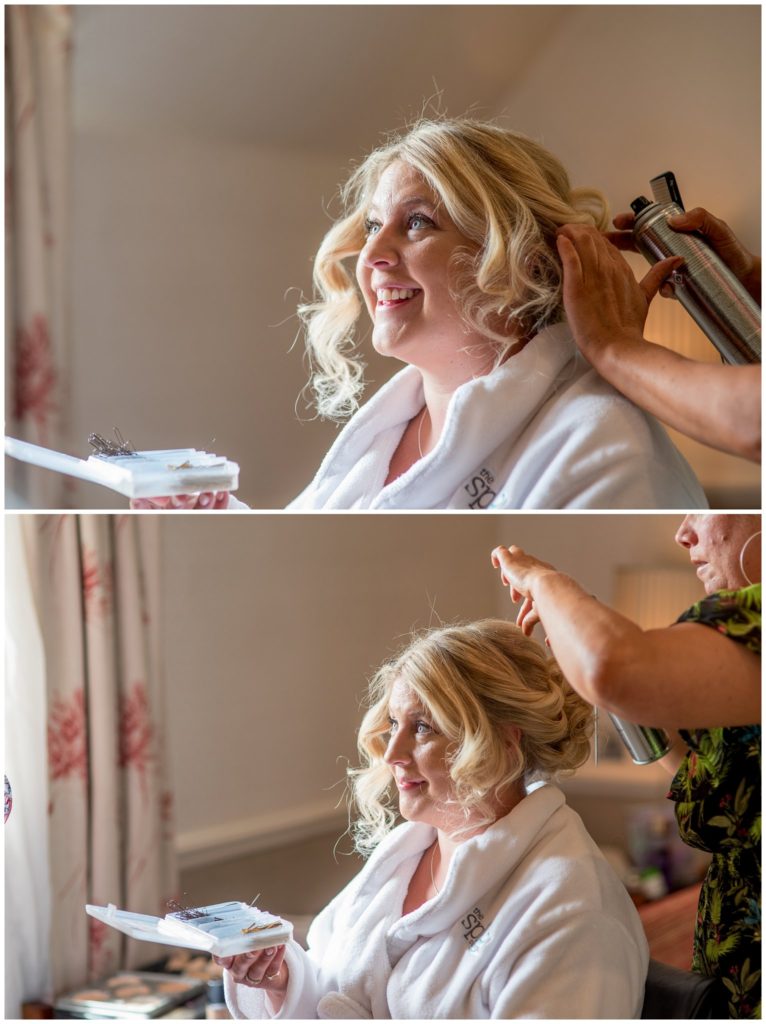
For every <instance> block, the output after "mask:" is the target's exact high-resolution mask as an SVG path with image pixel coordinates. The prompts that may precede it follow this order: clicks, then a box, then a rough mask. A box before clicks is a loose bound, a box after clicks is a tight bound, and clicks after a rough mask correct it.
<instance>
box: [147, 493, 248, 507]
mask: <svg viewBox="0 0 766 1024" xmlns="http://www.w3.org/2000/svg"><path fill="white" fill-rule="evenodd" d="M228 504H229V492H228V491H202V492H201V493H200V494H171V495H162V496H159V497H156V498H131V501H130V507H131V508H132V509H170V510H171V511H183V510H187V509H202V510H214V509H222V508H226V507H227V506H228Z"/></svg>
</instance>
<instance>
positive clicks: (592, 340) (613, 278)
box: [556, 224, 683, 365]
mask: <svg viewBox="0 0 766 1024" xmlns="http://www.w3.org/2000/svg"><path fill="white" fill-rule="evenodd" d="M556 245H557V247H558V251H559V256H560V257H561V263H562V267H563V271H564V286H563V294H564V308H565V310H566V314H567V319H568V320H569V325H570V327H571V328H572V333H573V334H574V337H575V341H576V342H577V346H578V348H579V349H580V351H581V352H582V353H583V355H584V356H585V357H586V359H588V360H589V361H590V362H591V363H593V364H594V365H597V364H598V360H599V357H600V356H601V355H603V354H604V353H605V352H606V351H607V350H608V349H609V347H610V346H616V345H620V344H625V343H626V342H628V343H630V342H639V343H641V342H643V336H644V323H645V322H646V314H647V313H648V311H649V303H650V302H651V301H652V299H653V298H654V296H655V295H656V294H657V292H658V290H659V288H660V286H661V285H662V282H663V281H664V280H665V278H666V277H667V275H668V274H669V273H670V272H671V271H672V270H673V269H674V268H675V267H677V266H680V265H681V263H682V262H683V260H682V259H681V258H680V257H678V256H673V257H670V258H669V259H666V260H660V262H659V263H656V264H655V265H654V266H653V267H652V268H651V269H650V270H649V272H648V274H647V275H646V276H645V277H644V278H643V279H642V280H641V281H640V282H638V281H636V279H635V277H634V275H633V271H632V270H631V268H630V266H629V265H628V263H627V262H626V260H625V259H624V257H623V256H622V254H621V253H620V252H618V251H617V249H616V248H615V247H614V246H613V245H611V244H610V243H609V242H608V241H607V239H606V237H605V236H604V235H602V234H601V232H600V231H597V230H596V229H595V228H591V227H585V226H584V225H580V224H566V225H564V227H562V228H559V231H558V233H557V236H556Z"/></svg>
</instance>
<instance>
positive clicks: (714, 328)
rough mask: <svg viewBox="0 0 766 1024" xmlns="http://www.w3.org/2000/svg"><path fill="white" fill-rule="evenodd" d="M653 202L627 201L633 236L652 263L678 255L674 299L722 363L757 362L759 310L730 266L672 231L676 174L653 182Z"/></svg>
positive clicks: (702, 244)
mask: <svg viewBox="0 0 766 1024" xmlns="http://www.w3.org/2000/svg"><path fill="white" fill-rule="evenodd" d="M651 187H652V194H653V195H654V199H655V201H654V202H653V203H652V202H650V201H649V200H648V199H647V198H646V197H645V196H639V197H638V198H637V199H634V200H633V202H632V203H631V204H630V205H631V208H632V209H633V212H634V213H635V215H636V220H635V224H634V225H633V236H634V238H635V241H636V246H637V248H638V250H639V251H640V252H641V253H642V254H643V255H644V256H645V257H646V258H647V259H648V260H649V262H650V263H658V262H659V261H660V260H663V259H665V258H666V257H668V256H682V257H683V259H684V263H683V264H682V265H681V266H680V267H679V268H678V270H676V271H674V272H673V273H672V274H671V275H670V278H669V280H670V281H671V283H672V285H673V289H674V291H675V295H676V298H677V299H678V300H679V302H680V303H681V305H682V306H683V307H684V309H686V311H687V312H688V313H689V314H690V316H691V317H692V319H694V320H695V321H696V323H697V325H698V326H699V327H700V328H701V329H702V330H703V331H704V332H705V334H706V335H707V336H708V338H710V340H711V341H712V342H713V344H714V345H715V347H716V348H717V349H718V351H719V352H720V354H721V358H722V359H723V361H724V362H725V363H760V361H761V311H760V309H759V307H758V304H757V303H756V302H754V301H753V299H752V297H751V296H750V295H749V294H748V293H747V291H746V290H745V289H744V288H743V286H742V285H741V284H740V282H739V281H738V280H737V278H736V277H735V276H734V274H732V272H731V271H730V270H729V268H728V267H727V266H726V265H725V264H724V263H723V262H722V261H721V259H720V258H719V257H718V256H717V255H716V253H714V252H713V250H712V249H711V248H710V246H709V245H708V244H707V242H706V241H705V240H704V239H703V238H702V237H701V236H700V235H699V234H698V233H696V232H686V231H674V230H673V228H672V227H671V226H670V225H669V224H668V222H667V221H668V217H673V216H675V215H676V214H679V213H683V212H684V207H683V203H682V202H681V196H680V193H679V191H678V185H677V183H676V179H675V175H674V174H673V173H672V172H671V171H667V172H665V174H659V175H657V177H656V178H652V181H651Z"/></svg>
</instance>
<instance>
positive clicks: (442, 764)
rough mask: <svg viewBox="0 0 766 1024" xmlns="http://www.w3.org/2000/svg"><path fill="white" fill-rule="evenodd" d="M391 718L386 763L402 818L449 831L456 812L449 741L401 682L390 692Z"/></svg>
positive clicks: (389, 711) (397, 681) (397, 682)
mask: <svg viewBox="0 0 766 1024" xmlns="http://www.w3.org/2000/svg"><path fill="white" fill-rule="evenodd" d="M388 716H389V721H390V724H391V731H390V734H389V735H390V738H389V742H388V747H387V749H386V752H385V754H384V760H385V762H386V764H387V765H388V767H389V768H390V769H391V774H392V775H393V777H394V780H395V781H396V788H397V789H398V791H399V811H400V813H401V815H402V817H403V818H406V819H407V820H408V821H421V822H424V823H425V824H427V825H433V827H434V828H439V829H444V830H447V831H449V824H450V817H451V816H452V817H453V818H454V817H455V811H456V809H455V808H454V806H453V807H452V808H450V807H448V801H449V800H450V799H451V798H452V796H453V787H452V780H451V779H450V777H449V772H448V771H447V747H448V742H447V739H446V737H445V736H444V735H442V734H441V733H440V732H439V730H438V729H437V728H436V726H435V725H434V722H433V718H432V717H431V715H430V714H429V713H428V711H427V710H426V709H425V708H424V707H423V705H422V704H421V702H420V701H419V700H418V698H417V697H416V695H415V694H414V693H413V692H412V690H411V689H410V688H409V686H408V685H407V684H406V683H405V682H403V681H402V680H401V679H397V680H396V682H395V683H394V685H393V687H392V689H391V696H390V697H389V702H388ZM463 820H464V819H463Z"/></svg>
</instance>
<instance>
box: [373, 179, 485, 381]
mask: <svg viewBox="0 0 766 1024" xmlns="http://www.w3.org/2000/svg"><path fill="white" fill-rule="evenodd" d="M365 230H366V233H367V241H366V242H365V244H364V247H363V248H362V251H361V252H360V253H359V258H358V261H357V268H356V276H357V281H358V283H359V287H360V288H361V290H362V295H363V296H364V300H365V303H366V305H367V309H368V312H369V314H370V317H371V319H372V325H373V326H372V343H373V346H374V347H375V348H376V349H377V350H378V352H380V353H381V354H382V355H389V356H395V357H396V358H397V359H401V360H402V361H403V362H406V363H411V364H412V365H413V366H417V367H419V368H420V369H421V370H422V371H424V372H427V373H430V374H433V375H435V376H436V377H441V376H442V375H444V374H445V373H449V374H450V375H453V374H454V373H455V372H456V364H460V370H459V377H460V379H459V380H458V381H457V383H462V382H463V381H464V380H469V379H470V378H471V377H472V376H474V375H475V374H476V372H478V371H477V365H478V363H479V362H481V363H482V367H483V371H482V372H486V371H487V368H488V367H489V365H491V361H490V362H489V363H487V353H486V352H485V349H486V348H487V345H488V342H487V339H486V338H482V337H480V336H479V335H474V334H473V333H472V332H471V331H470V330H469V329H468V328H467V327H466V324H465V322H464V320H463V318H462V316H461V313H460V308H459V305H458V301H457V298H456V295H455V286H456V283H457V280H456V262H458V261H459V260H460V259H461V258H462V257H465V256H467V255H469V254H471V253H472V252H474V251H475V250H476V246H475V245H473V244H472V243H471V241H470V240H469V239H468V238H466V236H465V235H463V234H462V233H461V232H460V230H459V229H458V228H457V226H456V225H455V223H454V222H453V221H452V220H451V219H450V217H449V215H448V214H447V211H446V209H445V208H444V204H443V203H442V202H441V200H440V198H439V196H438V195H437V194H436V193H435V192H434V191H433V189H431V188H430V187H429V186H428V184H427V183H426V182H425V181H424V180H423V178H422V177H421V176H420V174H419V173H418V172H417V171H416V170H415V169H414V168H413V167H410V166H409V165H408V164H405V163H402V162H401V161H395V162H394V163H392V164H390V165H389V166H388V167H387V168H386V169H385V170H384V171H383V173H382V174H381V176H380V179H379V181H378V184H377V186H376V188H375V191H374V193H373V195H372V196H371V199H370V205H369V208H368V212H367V216H366V218H365ZM469 349H470V350H471V353H472V355H471V357H470V359H469V358H468V357H466V355H465V353H466V352H467V351H468V350H469ZM482 353H483V354H482ZM463 364H465V365H463ZM484 364H486V365H484Z"/></svg>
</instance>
